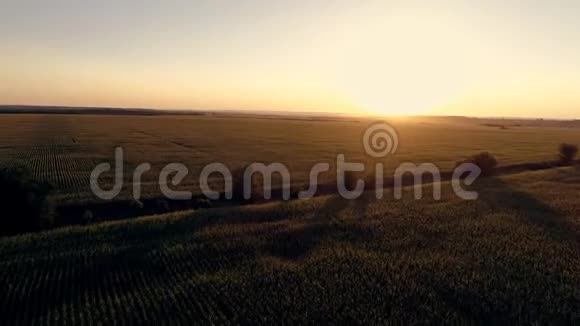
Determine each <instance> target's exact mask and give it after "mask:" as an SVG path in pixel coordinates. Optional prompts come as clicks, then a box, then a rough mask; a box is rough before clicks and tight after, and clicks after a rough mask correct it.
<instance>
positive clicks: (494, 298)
mask: <svg viewBox="0 0 580 326" xmlns="http://www.w3.org/2000/svg"><path fill="white" fill-rule="evenodd" d="M139 122H140V123H142V124H146V123H147V120H146V119H144V120H141V121H139ZM196 123H198V124H199V121H196ZM218 123H223V124H227V123H228V122H227V121H221V122H218ZM252 123H254V124H259V122H252ZM284 123H290V122H284ZM187 124H195V123H193V122H191V121H185V122H183V126H185V125H187ZM297 125H300V124H297ZM201 126H202V124H199V125H198V127H199V128H200V129H201V128H202V127H201ZM254 126H255V125H254ZM330 127H331V126H329V128H330ZM337 127H338V126H332V128H337ZM109 128H113V126H112V124H111V125H109ZM141 128H143V126H141ZM148 128H151V129H155V127H153V126H152V125H151V126H150V127H148ZM157 128H160V129H155V130H166V131H165V132H166V133H168V134H170V133H171V132H170V131H168V129H163V128H164V127H163V126H159V127H157ZM264 128H265V127H264ZM301 128H304V129H303V130H306V129H307V128H305V127H301ZM332 128H331V129H328V130H332ZM350 128H352V129H348V128H344V130H348V131H349V132H350V133H352V134H353V135H354V134H356V127H355V126H352V127H350ZM430 128H440V127H438V126H431V127H430ZM205 130H206V131H207V130H209V129H205ZM245 130H246V131H245V132H249V131H248V130H250V129H245ZM403 130H407V129H403ZM190 132H191V133H195V132H196V131H194V130H190ZM197 132H199V130H198V131H197ZM262 132H263V131H262ZM319 132H320V133H315V134H317V135H319V137H320V139H323V135H325V134H324V133H322V131H319ZM407 132H409V133H411V132H410V131H408V130H407ZM461 132H464V133H465V134H469V133H468V132H467V131H461V129H451V128H450V130H449V133H456V134H459V133H461ZM480 132H481V133H483V131H480ZM520 132H521V133H523V131H520ZM79 134H81V135H82V133H81V132H79ZM339 134H341V133H337V135H339ZM475 134H477V132H476V133H475ZM514 134H515V135H518V136H520V137H521V135H520V134H518V133H516V132H514ZM304 136H305V135H295V136H294V137H304ZM92 137H96V136H92ZM106 137H110V136H106ZM512 138H516V137H515V136H514V137H512ZM80 139H81V141H83V140H82V139H83V138H82V136H81V137H80ZM533 139H535V140H537V141H538V144H541V143H542V142H541V141H540V140H541V138H540V137H539V136H538V137H536V138H533ZM320 141H322V140H320ZM512 141H514V140H512ZM240 142H242V141H241V140H240ZM272 142H273V141H272ZM156 146H161V145H156ZM417 146H418V145H417ZM530 146H531V147H532V145H530ZM161 147H162V148H166V151H167V148H172V147H171V146H168V145H167V144H165V143H164V144H163V145H162V146H161ZM547 147H548V146H546V148H547ZM282 153H285V152H284V151H282ZM504 153H507V152H504ZM504 155H505V154H504ZM522 156H524V155H522ZM530 157H532V156H530ZM534 158H538V157H534ZM427 188H429V187H427ZM474 188H475V189H477V190H479V191H480V198H479V200H477V201H463V200H460V199H458V198H456V197H455V196H454V195H453V192H452V191H451V189H450V186H449V185H448V184H444V185H443V200H441V201H433V200H432V199H424V200H421V201H415V200H412V194H411V193H409V191H410V189H408V191H407V192H406V193H405V194H404V199H403V200H402V201H394V200H392V199H383V200H376V199H374V197H373V194H372V193H369V194H367V196H365V197H362V198H360V199H358V200H355V201H347V200H343V199H339V198H337V197H318V198H315V199H312V200H309V201H292V202H280V203H270V204H265V205H257V206H244V207H240V208H219V209H207V210H199V211H192V212H182V213H173V214H170V215H162V216H155V217H146V218H140V219H137V220H129V221H123V222H109V223H104V224H100V225H94V226H88V227H79V226H76V227H68V228H63V229H58V230H53V231H48V232H44V233H36V234H29V235H22V236H16V237H10V238H3V239H0V276H1V277H0V291H1V292H2V295H0V324H20V325H28V324H69V325H71V324H75V325H77V324H83V325H86V324H94V323H97V322H102V323H105V324H107V323H119V324H124V323H133V324H144V323H155V324H182V325H191V324H238V323H251V324H270V323H274V322H279V321H281V320H285V321H287V322H288V323H312V322H336V323H339V322H342V323H355V324H360V323H364V324H385V323H388V322H394V323H395V324H398V323H400V322H404V323H409V324H424V323H429V322H431V323H437V324H439V323H441V322H445V323H449V324H456V323H458V322H480V323H487V324H493V323H506V324H513V323H519V324H526V325H529V324H578V323H579V322H580V313H579V310H578V309H579V308H578V307H579V306H580V291H579V287H578V286H579V284H580V252H579V251H578V245H579V243H578V241H579V240H578V239H579V234H580V233H579V232H580V228H579V220H578V212H579V211H580V204H579V202H578V200H577V194H578V193H579V191H580V173H579V172H578V170H576V169H575V168H562V169H554V170H547V171H541V172H527V173H524V174H518V175H513V176H508V177H501V178H487V179H482V180H480V181H479V183H478V184H477V185H475V186H474ZM425 191H426V193H430V191H429V189H425ZM428 197H429V196H427V198H428ZM385 198H392V195H388V194H387V195H386V196H385Z"/></svg>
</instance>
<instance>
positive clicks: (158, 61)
mask: <svg viewBox="0 0 580 326" xmlns="http://www.w3.org/2000/svg"><path fill="white" fill-rule="evenodd" d="M0 103H3V104H27V105H29V104H35V105H66V106H104V107H141V108H142V107H145V108H165V109H197V110H208V109H215V110H267V111H278V110H279V111H296V112H333V113H346V114H379V115H431V114H433V115H466V116H493V117H530V118H537V117H544V118H580V1H574V0H570V1H566V0H555V1H534V0H527V1H513V0H511V1H510V0H507V1H493V0H491V1H446V0H441V1H409V0H406V1H389V0H383V1H371V0H369V1H364V0H363V1H358V0H352V1H341V0H335V1H325V0H293V1H290V0H288V1H277V0H270V1H258V0H251V1H250V0H248V1H245V0H239V1H222V0H214V1H193V0H190V1H176V0H167V1H150V0H140V1H130V0H116V1H113V0H101V1H84V0H76V1H75V0H69V1H65V0H53V1H42V0H37V1H30V0H17V1H16V0H0Z"/></svg>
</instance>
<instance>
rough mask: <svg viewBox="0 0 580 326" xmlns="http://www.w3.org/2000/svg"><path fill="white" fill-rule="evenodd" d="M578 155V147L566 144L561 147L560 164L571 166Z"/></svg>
mask: <svg viewBox="0 0 580 326" xmlns="http://www.w3.org/2000/svg"><path fill="white" fill-rule="evenodd" d="M577 154H578V146H576V145H573V144H566V143H564V144H561V145H560V162H562V163H564V164H570V163H572V162H573V161H574V158H575V157H576V155H577Z"/></svg>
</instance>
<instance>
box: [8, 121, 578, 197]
mask: <svg viewBox="0 0 580 326" xmlns="http://www.w3.org/2000/svg"><path fill="white" fill-rule="evenodd" d="M371 122H372V120H364V119H351V120H347V119H338V120H336V119H335V120H326V121H324V120H316V119H312V120H308V119H302V120H299V119H283V118H260V117H251V116H245V117H234V116H228V115H216V116H203V115H199V116H171V115H168V116H105V115H94V116H93V115H55V114H46V115H42V114H28V115H9V114H3V115H0V124H1V125H2V126H3V128H1V129H0V167H13V166H16V165H24V166H27V167H28V168H29V169H30V170H31V171H32V172H33V174H34V176H35V177H37V178H39V179H42V180H47V181H49V182H50V183H51V184H53V186H54V187H55V188H56V190H57V192H56V193H55V194H54V197H55V199H56V200H57V201H59V202H65V203H71V202H72V203H75V202H87V201H88V202H91V201H95V200H96V199H97V198H96V197H95V196H94V195H93V194H92V192H91V191H90V188H89V175H90V172H91V171H92V170H93V168H94V167H95V166H96V165H97V164H98V163H100V162H112V161H113V158H114V149H115V147H117V146H121V147H122V148H123V149H124V153H125V175H124V179H125V182H124V186H125V187H124V188H123V189H124V190H123V192H122V193H121V195H120V196H119V197H118V199H128V198H130V196H131V194H130V189H131V181H132V172H133V169H134V168H135V167H136V166H137V165H138V164H140V163H143V162H148V163H150V164H151V165H152V170H151V171H149V172H147V173H146V174H145V175H144V176H143V196H144V197H149V198H154V197H157V196H159V182H158V177H159V171H160V170H161V169H162V168H163V167H164V166H165V165H166V164H168V163H174V162H176V163H183V164H185V165H186V166H187V167H188V168H189V170H190V174H189V175H188V177H187V178H186V179H185V180H184V181H183V182H182V184H180V185H178V186H177V188H178V189H189V190H191V191H193V192H194V193H198V192H199V186H198V176H199V173H200V171H201V169H202V168H203V166H205V165H206V164H208V163H212V162H220V163H224V164H226V165H227V166H228V167H230V169H232V170H234V169H236V168H239V167H242V166H244V165H246V164H249V163H252V162H265V163H269V162H280V163H283V164H285V165H286V166H287V167H288V168H289V169H290V170H291V172H292V180H291V182H292V183H293V184H298V185H303V184H306V183H307V178H308V175H309V171H310V168H311V167H312V165H313V164H315V163H317V162H329V163H331V165H332V162H335V160H336V155H337V154H341V153H342V154H345V156H346V159H347V161H359V162H369V157H368V156H367V155H366V154H365V152H364V150H363V145H362V135H363V132H364V130H365V128H366V127H367V126H368V125H369V124H370V123H371ZM389 123H391V124H392V125H393V126H394V127H395V128H396V130H397V132H398V134H399V148H398V151H397V153H396V154H394V155H390V156H388V157H387V158H385V159H383V160H380V162H383V163H384V164H385V166H386V168H387V172H386V173H387V174H388V173H389V169H391V170H392V169H393V167H395V166H398V165H399V164H400V163H401V162H408V161H410V162H416V163H422V162H433V163H436V164H437V165H438V166H439V167H440V168H441V169H442V170H449V169H451V168H453V167H454V166H455V163H456V162H457V161H459V160H461V159H464V158H465V157H467V156H469V155H472V154H475V153H478V152H481V151H490V152H491V153H493V154H494V155H495V156H496V157H497V158H498V161H499V164H500V165H507V164H513V163H526V162H537V161H544V160H552V159H554V158H555V157H556V155H557V148H558V145H559V144H560V143H562V142H571V143H578V142H580V129H577V128H576V129H575V128H555V127H551V128H547V127H543V128H538V127H510V128H507V129H500V128H492V127H490V126H483V125H482V124H480V123H478V122H477V120H473V121H471V120H457V119H443V118H439V119H438V118H433V119H415V120H390V121H389ZM373 162H378V161H373ZM321 178H322V181H323V182H324V181H325V180H326V181H327V182H332V180H335V178H334V177H333V176H332V175H330V174H327V175H322V176H321ZM214 179H215V180H212V183H213V187H214V188H215V189H218V190H219V189H220V187H222V186H223V185H222V181H221V180H220V179H218V178H217V177H216V178H214ZM112 180H113V177H112V175H111V174H106V175H104V176H103V178H102V179H101V183H102V185H103V188H106V187H107V185H109V186H111V182H112Z"/></svg>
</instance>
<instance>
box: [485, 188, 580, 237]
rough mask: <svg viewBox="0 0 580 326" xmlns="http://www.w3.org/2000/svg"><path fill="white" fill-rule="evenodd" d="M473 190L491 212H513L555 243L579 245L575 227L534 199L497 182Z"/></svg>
mask: <svg viewBox="0 0 580 326" xmlns="http://www.w3.org/2000/svg"><path fill="white" fill-rule="evenodd" d="M476 189H477V190H478V192H479V200H483V201H485V202H486V203H487V204H488V205H489V206H490V207H491V208H492V209H498V210H508V211H512V212H515V213H516V214H517V216H521V217H522V218H525V219H526V220H527V221H528V222H529V223H531V224H534V225H536V226H538V227H540V228H542V229H543V230H544V231H545V232H546V234H547V235H548V236H549V237H551V238H552V239H554V240H558V241H575V242H576V241H578V234H577V233H576V230H577V227H576V226H575V225H574V224H572V223H570V222H569V221H567V220H566V217H565V216H563V215H562V214H561V213H560V212H558V211H556V210H554V209H553V208H552V207H550V206H549V205H547V204H546V203H544V202H542V201H541V200H539V199H538V198H536V197H534V196H533V195H531V194H529V193H527V192H524V191H521V190H519V189H516V188H514V187H512V186H511V185H509V184H507V183H506V182H505V181H503V180H501V179H498V178H489V179H486V180H482V182H481V183H480V184H479V185H478V187H476Z"/></svg>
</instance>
